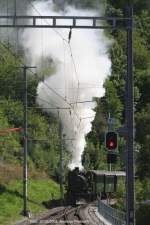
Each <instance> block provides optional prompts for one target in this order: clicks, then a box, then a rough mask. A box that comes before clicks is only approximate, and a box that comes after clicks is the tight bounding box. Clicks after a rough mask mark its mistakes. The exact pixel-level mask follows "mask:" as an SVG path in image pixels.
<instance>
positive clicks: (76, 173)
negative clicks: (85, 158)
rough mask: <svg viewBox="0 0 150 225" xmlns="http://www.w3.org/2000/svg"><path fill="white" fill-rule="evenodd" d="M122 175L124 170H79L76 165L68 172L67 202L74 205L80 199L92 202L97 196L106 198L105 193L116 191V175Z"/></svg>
mask: <svg viewBox="0 0 150 225" xmlns="http://www.w3.org/2000/svg"><path fill="white" fill-rule="evenodd" d="M124 176H125V172H124V171H111V172H110V171H101V170H89V171H85V170H84V171H80V170H79V168H78V167H76V168H75V169H74V170H72V171H69V172H68V185H67V193H66V199H67V203H69V204H73V205H75V204H77V203H78V202H81V200H82V201H83V200H84V201H85V202H92V201H94V200H96V199H97V198H98V197H100V198H101V199H102V198H106V195H107V193H113V192H116V190H117V181H118V177H124Z"/></svg>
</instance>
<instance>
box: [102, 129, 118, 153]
mask: <svg viewBox="0 0 150 225" xmlns="http://www.w3.org/2000/svg"><path fill="white" fill-rule="evenodd" d="M105 139H106V141H105V146H106V148H107V149H108V150H115V149H116V148H117V146H118V140H117V139H118V136H117V133H115V132H113V131H111V132H107V133H106V138H105Z"/></svg>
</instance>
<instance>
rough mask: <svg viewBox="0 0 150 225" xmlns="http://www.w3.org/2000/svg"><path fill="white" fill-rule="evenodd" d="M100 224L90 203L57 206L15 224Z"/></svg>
mask: <svg viewBox="0 0 150 225" xmlns="http://www.w3.org/2000/svg"><path fill="white" fill-rule="evenodd" d="M66 224H67V225H98V224H99V225H101V223H100V221H99V220H98V218H96V216H95V213H94V211H93V209H92V206H91V205H88V204H85V205H80V206H77V207H72V206H67V207H57V208H54V209H51V210H50V211H49V212H48V213H47V214H45V215H43V216H41V217H39V218H35V219H28V220H26V221H23V222H20V223H17V224H16V225H66Z"/></svg>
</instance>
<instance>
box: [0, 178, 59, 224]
mask: <svg viewBox="0 0 150 225" xmlns="http://www.w3.org/2000/svg"><path fill="white" fill-rule="evenodd" d="M28 188H29V189H28V208H29V210H30V211H31V212H32V213H34V214H35V213H39V212H43V211H44V210H45V207H44V206H43V205H42V202H43V201H46V200H48V199H52V196H55V198H59V186H58V185H57V184H56V183H55V182H54V181H52V180H50V179H48V178H37V179H30V181H29V184H28ZM22 206H23V198H22V182H21V181H19V180H18V181H17V180H15V181H11V182H9V184H5V185H2V184H0V224H3V225H11V224H14V222H15V221H16V220H17V219H19V214H20V220H21V219H23V217H22V216H21V211H22Z"/></svg>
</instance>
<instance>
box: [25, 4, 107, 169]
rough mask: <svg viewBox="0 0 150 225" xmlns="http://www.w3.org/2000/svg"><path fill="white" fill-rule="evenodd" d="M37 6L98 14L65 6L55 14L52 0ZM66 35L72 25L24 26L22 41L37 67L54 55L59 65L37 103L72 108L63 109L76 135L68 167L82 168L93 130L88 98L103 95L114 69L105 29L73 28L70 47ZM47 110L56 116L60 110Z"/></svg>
mask: <svg viewBox="0 0 150 225" xmlns="http://www.w3.org/2000/svg"><path fill="white" fill-rule="evenodd" d="M34 7H35V8H36V9H37V10H38V11H39V13H40V14H41V15H67V16H69V15H77V16H94V15H97V13H96V12H95V11H89V10H79V9H75V8H73V7H67V8H66V9H65V12H64V11H57V12H56V11H54V9H55V8H56V7H55V5H54V4H53V3H52V1H50V0H49V1H36V2H34ZM28 14H30V15H38V14H37V11H35V9H34V8H32V7H30V8H29V9H28ZM44 22H45V21H42V22H41V23H44ZM39 23H40V22H39ZM45 23H46V22H45ZM58 32H59V33H58ZM60 34H61V35H60ZM68 34H69V30H68V29H59V30H58V29H57V31H56V30H55V31H54V29H47V28H46V29H44V28H43V29H26V30H25V31H24V33H23V35H22V43H23V45H24V49H25V50H26V57H27V58H28V60H29V61H30V63H31V62H32V65H38V64H39V62H40V60H42V58H43V57H45V58H46V57H48V58H50V57H51V58H52V59H53V61H54V63H55V64H56V65H57V69H56V72H55V73H54V74H52V75H50V76H49V77H46V78H45V81H44V83H43V82H41V83H39V85H38V90H37V93H38V97H37V102H38V104H39V105H40V106H41V107H43V108H51V107H52V108H55V107H56V108H57V107H59V108H69V109H60V110H59V116H60V118H61V123H62V127H63V133H64V134H65V135H66V136H65V139H73V140H66V146H67V148H68V150H69V151H71V153H72V160H71V162H70V164H69V167H70V168H74V167H75V166H79V167H80V168H82V164H81V157H82V153H83V151H84V148H85V145H86V142H85V136H86V135H87V134H88V133H89V132H90V131H91V122H92V121H93V119H94V116H95V112H94V111H93V109H94V107H95V103H94V102H89V101H92V100H93V97H101V96H103V94H104V89H103V82H104V80H105V78H106V77H107V75H108V74H109V73H110V69H111V62H110V59H109V57H108V47H109V44H110V42H109V40H108V39H107V37H105V35H104V33H103V31H102V30H89V29H88V30H85V29H84V30H83V29H79V30H77V29H73V30H72V38H71V41H70V45H69V44H68ZM62 37H63V38H62ZM51 88H52V89H53V90H54V91H52V89H51ZM56 92H57V93H56ZM61 96H62V97H61ZM41 99H44V100H45V101H42V100H41ZM84 101H85V102H84ZM77 102H80V103H77ZM81 102H82V103H81ZM83 102H84V103H83ZM47 111H48V112H51V113H53V114H54V115H56V116H57V115H58V110H57V109H56V110H55V109H47Z"/></svg>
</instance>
